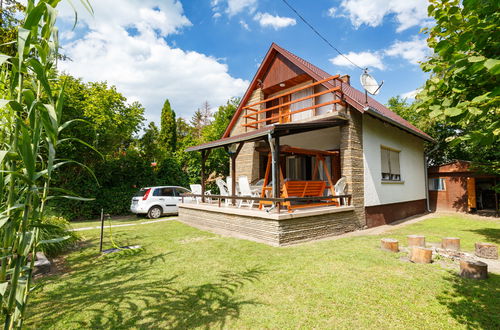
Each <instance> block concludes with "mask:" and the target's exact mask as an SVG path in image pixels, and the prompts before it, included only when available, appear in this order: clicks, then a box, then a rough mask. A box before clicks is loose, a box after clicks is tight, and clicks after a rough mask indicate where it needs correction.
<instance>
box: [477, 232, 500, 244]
mask: <svg viewBox="0 0 500 330" xmlns="http://www.w3.org/2000/svg"><path fill="white" fill-rule="evenodd" d="M469 231H470V232H472V233H476V234H479V235H483V236H484V237H485V239H486V241H488V242H491V243H495V244H500V229H497V228H481V229H472V230H469Z"/></svg>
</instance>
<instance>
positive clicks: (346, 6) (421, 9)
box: [340, 0, 429, 32]
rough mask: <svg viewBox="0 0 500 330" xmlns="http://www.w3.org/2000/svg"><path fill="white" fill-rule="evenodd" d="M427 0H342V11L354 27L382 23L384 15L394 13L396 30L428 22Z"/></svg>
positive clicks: (373, 25)
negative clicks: (396, 24)
mask: <svg viewBox="0 0 500 330" xmlns="http://www.w3.org/2000/svg"><path fill="white" fill-rule="evenodd" d="M428 5H429V3H428V1H427V0H343V1H342V3H341V4H340V7H341V8H342V13H343V14H344V15H345V16H347V17H348V18H349V19H350V20H351V23H352V24H353V25H354V26H355V27H356V28H358V27H360V26H361V25H368V26H371V27H376V26H379V25H381V24H382V22H383V20H384V17H385V16H387V15H391V14H394V16H395V19H396V21H397V23H398V27H397V29H396V31H397V32H401V31H404V30H406V29H408V28H410V27H413V26H422V25H427V24H428V21H429V19H428V17H427V6H428Z"/></svg>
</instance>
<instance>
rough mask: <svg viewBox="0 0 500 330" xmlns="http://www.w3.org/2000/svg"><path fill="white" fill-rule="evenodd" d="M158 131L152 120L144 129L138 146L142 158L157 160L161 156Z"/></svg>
mask: <svg viewBox="0 0 500 330" xmlns="http://www.w3.org/2000/svg"><path fill="white" fill-rule="evenodd" d="M159 137H160V132H159V130H158V127H156V125H155V123H154V122H150V123H149V125H148V128H146V129H145V130H144V135H143V136H142V137H141V138H140V140H139V148H140V150H141V155H142V156H143V158H145V159H146V160H149V161H152V162H153V161H158V160H159V159H160V157H161V151H160V148H159V144H158V142H159Z"/></svg>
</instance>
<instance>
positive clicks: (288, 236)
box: [179, 43, 433, 245]
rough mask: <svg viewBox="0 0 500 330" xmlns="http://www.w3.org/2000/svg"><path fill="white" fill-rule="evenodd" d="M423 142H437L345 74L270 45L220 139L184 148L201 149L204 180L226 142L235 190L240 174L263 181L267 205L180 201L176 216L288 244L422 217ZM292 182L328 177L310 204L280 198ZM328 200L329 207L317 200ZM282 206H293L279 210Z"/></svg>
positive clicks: (263, 198) (263, 202)
mask: <svg viewBox="0 0 500 330" xmlns="http://www.w3.org/2000/svg"><path fill="white" fill-rule="evenodd" d="M426 141H429V142H432V141H433V140H432V138H431V137H430V136H428V135H427V134H425V133H424V132H422V131H421V130H419V129H418V128H416V127H415V126H413V125H411V124H410V123H409V122H407V121H406V120H404V119H402V118H401V117H399V116H398V115H397V114H395V113H393V112H392V111H390V110H389V109H388V108H386V107H385V106H383V105H382V104H380V103H378V102H377V101H375V100H374V99H373V98H371V97H368V96H367V95H366V94H365V93H363V92H361V91H359V90H357V89H355V88H354V87H352V86H351V84H350V77H349V76H342V77H340V76H339V75H334V76H332V75H330V74H328V73H326V72H325V71H323V70H321V69H319V68H318V67H316V66H314V65H313V64H311V63H309V62H307V61H305V60H304V59H302V58H300V57H298V56H296V55H294V54H292V53H291V52H289V51H287V50H286V49H284V48H282V47H280V46H278V45H276V44H274V43H273V44H272V45H271V47H270V48H269V50H268V52H267V54H266V56H265V57H264V59H263V61H262V63H261V65H260V67H259V69H258V70H257V73H256V74H255V76H254V78H253V80H252V82H251V83H250V85H249V87H248V90H247V91H246V93H245V95H244V96H243V98H242V101H241V104H240V105H239V107H238V109H237V111H236V113H235V115H234V117H233V118H232V120H231V122H230V124H229V125H228V127H227V129H226V131H225V133H224V135H223V137H222V138H221V139H220V140H217V141H211V142H208V143H205V144H202V145H199V146H195V147H191V148H188V149H187V151H198V152H201V154H202V173H201V174H202V184H203V183H204V177H205V173H204V170H203V168H204V161H205V160H206V158H207V157H208V155H209V153H210V150H212V149H214V148H226V150H227V151H228V152H229V153H230V155H231V174H232V175H231V177H232V184H230V186H232V191H235V189H236V177H237V176H238V177H239V176H241V175H245V176H246V177H247V178H248V179H249V181H251V182H253V183H255V182H257V181H258V180H260V179H262V178H265V183H264V188H263V189H262V191H261V194H260V200H259V203H260V204H261V205H264V206H265V205H271V204H272V205H274V206H273V208H271V209H268V210H267V212H266V211H263V210H259V209H257V208H252V209H248V208H236V207H230V206H229V207H226V206H222V205H218V204H217V203H215V204H214V203H212V204H210V203H200V204H194V203H182V204H180V206H179V219H180V220H181V221H183V222H185V223H187V224H189V225H192V226H196V227H199V228H203V229H207V230H211V231H214V232H217V233H222V234H229V235H233V236H238V237H243V238H247V239H252V240H256V241H261V242H265V243H268V244H273V245H286V244H292V243H295V242H299V241H305V240H311V239H317V238H321V237H327V236H332V235H338V234H341V233H344V232H348V231H353V230H356V229H359V228H364V227H373V226H379V225H383V224H387V223H391V222H393V221H395V220H398V219H402V218H405V217H408V216H412V215H415V214H420V213H424V212H425V211H426V189H427V188H426V165H425V159H424V143H425V142H426ZM271 176H272V179H271ZM341 177H345V180H346V182H347V188H346V191H345V198H343V199H342V201H340V199H334V198H333V199H329V198H326V197H325V196H333V195H335V193H334V190H333V185H334V184H335V183H336V182H337V180H338V179H339V178H341ZM297 181H298V182H302V183H304V185H303V186H304V187H306V186H307V182H318V181H325V182H326V186H327V189H326V191H325V193H324V194H323V193H321V194H320V196H319V197H315V198H312V197H311V196H316V195H312V193H311V194H309V195H307V196H309V198H310V199H311V201H310V202H306V204H305V205H302V204H301V203H305V201H304V200H305V199H307V198H305V197H303V198H300V197H301V196H299V195H300V193H297V192H295V193H294V194H293V195H294V196H292V197H296V199H293V200H292V199H290V198H289V199H286V198H287V197H291V196H290V194H288V195H287V193H286V191H288V190H286V189H285V188H286V187H288V188H289V187H291V186H293V185H297ZM293 182H295V183H293ZM304 189H307V188H304ZM285 190H286V191H285ZM303 195H304V196H306V193H304V194H303ZM337 195H338V194H337ZM273 198H274V199H273ZM280 198H281V199H280ZM283 198H284V199H283ZM325 200H326V201H330V202H331V203H325V204H324V205H323V204H322V202H325ZM332 201H333V202H332ZM335 201H337V202H335ZM313 202H314V203H313ZM287 203H288V204H287ZM219 204H220V203H219ZM283 204H287V205H291V204H292V205H293V204H296V207H297V209H293V210H291V211H288V212H287V211H286V210H284V211H283V210H281V207H282V206H283ZM308 206H311V207H308Z"/></svg>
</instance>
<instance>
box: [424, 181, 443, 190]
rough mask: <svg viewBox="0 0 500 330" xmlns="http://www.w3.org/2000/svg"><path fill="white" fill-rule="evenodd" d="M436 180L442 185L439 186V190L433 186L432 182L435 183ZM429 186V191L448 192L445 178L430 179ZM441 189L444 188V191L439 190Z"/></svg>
mask: <svg viewBox="0 0 500 330" xmlns="http://www.w3.org/2000/svg"><path fill="white" fill-rule="evenodd" d="M435 180H439V182H441V183H442V185H439V184H438V187H437V189H436V188H435V187H436V186H435V185H434V184H432V185H431V181H432V182H435ZM428 185H429V191H446V180H445V178H429V182H428ZM440 187H442V189H439V188H440Z"/></svg>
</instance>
